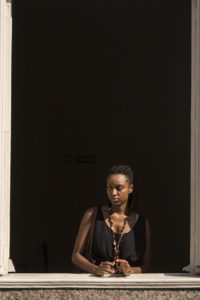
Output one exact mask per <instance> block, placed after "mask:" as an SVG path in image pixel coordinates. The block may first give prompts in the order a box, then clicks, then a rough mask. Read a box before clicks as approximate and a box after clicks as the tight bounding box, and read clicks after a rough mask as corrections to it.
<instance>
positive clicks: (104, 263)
mask: <svg viewBox="0 0 200 300" xmlns="http://www.w3.org/2000/svg"><path fill="white" fill-rule="evenodd" d="M100 265H106V266H111V267H113V266H114V265H115V263H114V262H111V261H102V262H101V263H100Z"/></svg>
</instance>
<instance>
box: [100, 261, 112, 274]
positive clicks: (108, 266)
mask: <svg viewBox="0 0 200 300" xmlns="http://www.w3.org/2000/svg"><path fill="white" fill-rule="evenodd" d="M98 270H99V272H100V273H101V274H100V275H106V274H113V273H115V269H114V263H113V262H109V261H102V262H101V263H100V264H99V268H98Z"/></svg>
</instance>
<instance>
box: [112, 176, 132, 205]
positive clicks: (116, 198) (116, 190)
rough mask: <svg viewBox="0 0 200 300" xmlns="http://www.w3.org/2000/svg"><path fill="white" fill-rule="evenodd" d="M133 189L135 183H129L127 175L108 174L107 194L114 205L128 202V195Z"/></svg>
mask: <svg viewBox="0 0 200 300" xmlns="http://www.w3.org/2000/svg"><path fill="white" fill-rule="evenodd" d="M132 191H133V185H132V184H130V183H129V181H128V180H127V178H126V176H125V175H122V174H114V175H110V176H108V179H107V194H108V198H109V200H110V202H111V204H112V205H122V204H127V202H128V196H129V194H130V193H132Z"/></svg>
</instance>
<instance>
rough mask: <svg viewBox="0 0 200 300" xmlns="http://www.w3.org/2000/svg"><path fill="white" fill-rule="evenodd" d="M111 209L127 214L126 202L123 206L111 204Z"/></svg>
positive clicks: (119, 213) (117, 212)
mask: <svg viewBox="0 0 200 300" xmlns="http://www.w3.org/2000/svg"><path fill="white" fill-rule="evenodd" d="M111 210H112V213H116V214H118V215H125V210H126V204H125V205H121V206H117V205H116V206H115V205H112V206H111Z"/></svg>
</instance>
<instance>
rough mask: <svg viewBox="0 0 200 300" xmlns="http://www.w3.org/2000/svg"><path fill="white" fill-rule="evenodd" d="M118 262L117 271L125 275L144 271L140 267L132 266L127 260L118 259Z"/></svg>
mask: <svg viewBox="0 0 200 300" xmlns="http://www.w3.org/2000/svg"><path fill="white" fill-rule="evenodd" d="M117 262H118V263H119V266H118V268H117V271H118V272H120V273H122V274H123V275H124V276H128V275H131V274H133V273H142V269H141V268H140V267H131V266H130V265H129V263H128V261H127V260H124V259H118V260H117Z"/></svg>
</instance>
